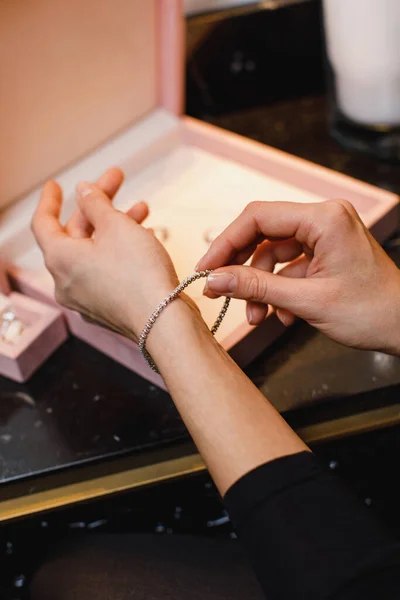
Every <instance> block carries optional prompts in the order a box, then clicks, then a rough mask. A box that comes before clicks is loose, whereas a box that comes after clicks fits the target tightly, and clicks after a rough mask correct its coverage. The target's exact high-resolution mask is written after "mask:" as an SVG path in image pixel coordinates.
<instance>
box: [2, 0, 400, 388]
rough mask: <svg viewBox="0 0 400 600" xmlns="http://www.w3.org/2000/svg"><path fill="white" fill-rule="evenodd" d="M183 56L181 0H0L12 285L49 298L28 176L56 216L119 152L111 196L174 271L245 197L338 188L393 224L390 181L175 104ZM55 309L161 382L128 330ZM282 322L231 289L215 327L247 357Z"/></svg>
mask: <svg viewBox="0 0 400 600" xmlns="http://www.w3.org/2000/svg"><path fill="white" fill-rule="evenodd" d="M49 22H51V23H52V27H51V28H49V27H48V26H47V24H48V23H49ZM22 30H23V31H24V32H25V34H24V36H21V35H19V34H20V33H21V31H22ZM184 56H185V53H184V19H183V11H182V5H181V2H180V0H146V2H143V1H142V0H98V1H97V2H95V3H94V2H89V3H82V2H80V0H69V2H52V0H32V2H30V3H28V5H27V4H26V3H25V2H23V0H3V2H2V3H0V57H1V58H0V77H1V78H2V81H9V82H10V85H9V86H8V87H7V90H6V93H5V94H2V95H1V96H0V115H7V119H6V120H5V123H4V131H5V135H2V136H1V138H0V156H2V157H4V159H2V163H3V164H2V165H1V163H0V186H3V190H2V191H3V194H2V198H3V200H2V203H3V206H6V205H8V206H9V207H8V208H7V209H6V210H4V211H3V215H2V221H1V224H0V252H1V253H2V255H3V257H5V258H6V260H7V262H8V265H9V272H10V275H11V277H12V280H13V282H14V284H15V285H16V286H17V287H18V289H19V290H20V291H22V292H23V293H25V294H29V295H31V296H32V297H36V298H39V299H41V300H45V301H46V302H50V303H52V302H53V303H54V294H53V284H52V281H51V278H50V277H49V275H48V273H47V272H46V270H45V268H44V265H43V262H42V259H41V255H40V252H39V251H38V250H37V248H36V246H35V243H34V240H33V239H32V236H31V234H30V232H29V220H30V217H31V215H32V213H33V210H34V207H35V205H36V202H37V198H38V187H39V186H40V184H41V182H42V181H43V180H44V179H45V178H46V177H48V176H50V175H53V174H56V175H57V179H58V181H59V182H60V183H61V184H62V186H63V188H64V191H65V209H64V214H63V216H64V217H67V216H68V215H69V214H70V213H71V211H72V210H73V206H74V186H75V184H76V183H77V181H79V180H80V179H88V180H92V179H95V178H96V177H97V176H98V175H99V174H100V173H101V172H102V171H103V170H104V169H106V168H107V167H109V166H111V165H115V164H117V165H119V166H121V167H122V168H123V169H124V170H125V173H126V184H125V186H124V188H123V190H122V191H121V194H120V196H119V199H117V200H116V205H117V207H118V208H120V209H121V210H124V209H126V208H128V207H129V206H130V205H131V204H132V203H133V202H134V201H137V200H142V199H145V200H147V201H148V202H149V204H150V209H151V217H150V219H149V226H150V225H151V226H152V227H155V228H157V227H163V228H164V229H166V230H167V232H168V236H167V237H168V239H167V240H166V242H165V245H166V248H167V249H168V251H169V252H170V253H171V256H172V258H173V259H174V262H175V264H176V266H177V270H178V275H179V276H180V277H181V278H183V277H185V276H186V275H189V274H190V273H191V272H192V271H193V268H194V265H195V264H196V263H197V261H198V259H199V258H200V257H201V256H202V254H204V252H205V251H206V249H207V241H206V239H205V233H206V232H207V231H208V232H209V231H210V230H212V231H213V232H214V233H218V231H220V230H221V229H222V228H223V227H224V226H225V225H227V224H228V223H229V222H230V221H231V220H232V219H233V218H234V217H235V216H236V215H237V214H238V213H239V212H240V211H241V210H242V209H243V208H244V206H245V205H246V204H247V203H249V202H251V201H252V200H265V201H269V200H291V201H298V202H320V201H324V200H326V199H328V198H338V197H340V198H347V199H348V200H350V201H351V202H353V204H354V205H355V207H356V208H357V210H358V211H359V212H360V215H361V217H362V218H363V220H364V222H365V223H366V225H367V226H368V227H370V228H373V231H374V234H375V235H376V237H377V238H378V239H379V240H383V239H384V238H385V237H387V236H388V235H390V233H391V232H392V231H393V230H394V229H395V227H396V221H397V219H396V215H395V213H396V211H397V204H398V198H397V196H396V195H394V194H391V193H389V192H386V191H384V190H381V189H378V188H375V187H373V186H369V185H367V184H365V183H361V182H359V181H356V180H353V179H351V178H348V177H345V176H343V175H341V174H339V173H335V172H332V171H330V170H328V169H324V168H322V167H319V166H317V165H314V164H311V163H308V162H306V161H303V160H301V159H298V158H295V157H293V156H290V155H287V154H285V153H282V152H279V151H277V150H274V149H272V148H269V147H267V146H264V145H262V144H259V143H257V142H253V141H250V140H247V139H245V138H242V137H240V136H237V135H234V134H231V133H228V132H226V131H223V130H221V129H218V128H216V127H213V126H210V125H207V124H205V123H202V122H200V121H197V120H195V119H191V118H188V117H185V116H184V115H183V114H182V113H183V90H184ZM16 69H18V71H19V73H20V78H22V80H23V81H24V82H25V86H21V83H20V81H21V79H18V81H16V78H15V77H13V73H15V72H16ZM0 119H1V117H0ZM2 131H3V129H2ZM10 139H13V140H14V143H13V144H12V145H11V147H10V142H9V140H10ZM2 145H4V147H2ZM10 148H11V149H10ZM30 190H33V191H30ZM137 251H139V252H140V249H137ZM189 292H190V293H191V294H192V296H193V298H194V299H195V300H196V301H198V303H199V305H200V308H201V310H202V312H203V314H204V315H205V318H206V320H207V321H208V322H209V323H212V321H213V319H214V318H215V316H216V315H217V313H218V308H219V305H218V304H217V303H216V302H217V301H215V302H212V301H209V300H206V299H204V298H203V297H202V294H201V288H200V287H197V288H196V287H195V288H193V290H189ZM154 308H155V307H153V306H149V314H150V313H151V312H152V311H153V310H154ZM65 314H66V318H67V321H68V325H69V328H70V330H71V332H72V333H73V334H74V335H76V336H77V337H79V338H81V339H83V340H84V341H86V342H88V343H90V344H92V345H93V346H94V347H96V348H97V349H99V350H100V351H102V352H104V353H105V354H107V355H109V356H111V357H112V358H114V359H115V360H117V361H118V362H120V363H121V364H123V365H125V366H126V367H128V368H129V369H132V370H134V371H136V372H137V373H139V374H140V375H142V376H143V377H145V378H147V379H148V380H149V381H152V382H153V383H156V384H157V385H160V386H163V382H162V380H161V378H160V377H159V376H157V375H155V374H154V373H153V372H152V371H151V370H150V369H149V368H148V367H147V365H146V364H145V362H144V361H143V360H142V358H141V356H140V354H139V352H138V348H137V345H136V344H134V343H132V342H129V341H128V340H126V339H124V338H122V337H121V336H118V335H116V334H114V333H111V332H109V331H105V330H104V329H101V328H99V327H96V326H93V325H89V324H88V323H86V322H84V321H83V320H82V319H81V317H80V316H79V315H77V314H74V313H71V312H68V311H65ZM282 330H283V328H282V327H281V326H280V325H279V323H278V322H277V320H276V319H275V317H274V315H270V316H269V317H268V318H267V319H266V321H265V323H264V324H263V325H262V326H261V327H259V328H257V329H256V330H254V329H252V328H251V327H249V326H248V324H247V322H246V319H245V311H244V307H243V305H242V304H241V303H240V302H233V303H232V307H231V309H230V310H229V311H228V315H227V318H226V321H225V322H224V323H223V326H222V327H221V330H220V331H219V333H218V336H217V338H218V340H219V341H220V343H221V344H222V345H223V346H224V347H225V348H226V349H227V350H229V351H230V353H231V354H232V356H233V357H234V358H235V360H237V361H238V362H239V363H240V364H241V365H242V366H245V365H246V364H248V363H249V362H250V361H251V360H252V359H253V358H254V357H255V356H256V355H257V354H258V353H259V352H260V351H261V350H263V349H264V348H265V347H266V346H267V345H268V344H269V343H270V342H271V341H273V340H274V339H275V338H276V337H277V336H278V335H279V334H280V333H281V332H282Z"/></svg>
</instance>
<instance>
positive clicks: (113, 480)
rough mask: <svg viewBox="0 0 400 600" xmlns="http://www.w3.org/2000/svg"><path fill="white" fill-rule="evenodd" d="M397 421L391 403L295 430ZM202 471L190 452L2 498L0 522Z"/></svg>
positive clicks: (311, 436) (326, 432) (322, 438)
mask: <svg viewBox="0 0 400 600" xmlns="http://www.w3.org/2000/svg"><path fill="white" fill-rule="evenodd" d="M399 424H400V404H394V405H391V406H386V407H383V408H378V409H375V410H370V411H366V412H364V413H359V414H355V415H351V416H348V417H339V418H338V419H334V420H331V421H325V422H323V423H316V424H314V425H309V426H306V427H303V428H299V429H298V430H297V433H298V435H299V436H300V437H301V438H302V439H303V440H304V441H305V442H306V443H307V444H317V443H321V442H327V441H331V440H335V439H339V438H343V437H347V436H349V435H356V434H360V433H367V432H369V431H372V430H374V429H382V428H383V427H389V426H394V425H399ZM205 470H206V466H205V464H204V462H203V460H202V458H201V456H200V455H199V454H190V455H187V456H183V457H180V458H174V459H171V460H167V461H164V462H156V463H154V464H152V465H148V466H143V467H138V468H134V469H129V470H125V471H122V472H119V473H112V474H110V475H105V476H103V477H97V478H94V479H89V480H87V481H81V482H78V483H74V484H71V485H66V486H63V487H58V488H55V489H51V490H46V491H43V492H39V493H36V494H31V495H27V496H22V497H20V498H15V499H10V500H4V501H3V502H0V522H4V521H11V520H13V519H17V518H20V517H26V516H28V515H34V514H38V513H41V512H45V511H48V510H54V509H56V508H62V507H65V506H69V505H72V504H77V503H79V502H85V501H88V500H94V499H96V498H101V497H105V496H110V495H112V494H115V493H118V492H123V491H127V490H131V489H134V488H139V487H144V486H147V485H150V484H154V483H159V482H162V481H166V480H170V479H176V478H178V477H182V476H184V475H189V474H195V473H201V472H203V471H205ZM0 489H1V488H0Z"/></svg>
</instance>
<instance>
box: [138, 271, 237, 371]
mask: <svg viewBox="0 0 400 600" xmlns="http://www.w3.org/2000/svg"><path fill="white" fill-rule="evenodd" d="M210 273H212V270H207V271H198V272H196V273H193V275H190V276H189V277H186V279H184V280H183V281H182V283H180V284H179V285H178V287H176V288H175V289H174V290H173V291H172V292H171V293H170V294H169V295H168V296H167V297H166V298H165V299H164V300H163V301H162V302H161V303H160V304H159V305H158V306H157V308H156V310H155V311H154V312H153V314H152V315H151V317H150V318H149V320H148V321H147V323H146V325H145V327H144V329H143V331H142V333H141V335H140V338H139V350H140V353H141V355H142V356H143V358H144V359H145V360H146V362H147V364H148V365H149V367H150V368H151V369H152V371H154V372H155V373H158V374H160V371H159V370H158V368H157V365H156V363H155V362H154V360H153V359H152V357H151V356H150V354H149V352H148V351H147V350H146V342H147V338H148V337H149V333H150V331H151V330H152V328H153V325H154V323H155V322H156V320H157V318H158V317H159V316H160V315H161V313H162V312H163V310H164V309H165V308H166V307H167V306H168V304H171V302H173V300H175V299H176V298H177V297H178V296H179V294H181V293H182V292H183V290H185V289H186V288H187V287H188V286H189V285H190V284H191V283H193V282H194V281H197V279H201V278H202V277H208V276H209V275H210ZM230 301H231V299H230V298H225V302H224V305H223V307H222V309H221V311H220V313H219V315H218V317H217V320H216V321H215V323H214V325H213V326H212V328H211V333H212V334H213V335H215V334H216V333H217V331H218V329H219V326H220V325H221V323H222V320H223V318H224V317H225V315H226V311H227V310H228V307H229V303H230Z"/></svg>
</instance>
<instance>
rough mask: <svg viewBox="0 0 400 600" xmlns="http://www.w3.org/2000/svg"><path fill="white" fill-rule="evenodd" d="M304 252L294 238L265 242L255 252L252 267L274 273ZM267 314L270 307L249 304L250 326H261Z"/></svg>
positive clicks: (255, 303) (247, 308) (254, 303)
mask: <svg viewBox="0 0 400 600" xmlns="http://www.w3.org/2000/svg"><path fill="white" fill-rule="evenodd" d="M302 252H303V247H302V245H301V244H300V242H298V241H297V240H296V239H294V238H292V239H289V240H284V241H276V242H271V241H265V242H263V243H262V244H260V245H259V246H258V248H257V250H256V251H255V253H254V256H253V259H252V261H251V266H252V267H254V268H255V269H261V270H262V271H268V272H270V273H272V272H273V270H274V268H275V266H276V265H277V264H278V263H285V262H288V261H291V260H294V259H295V258H297V257H298V256H299V255H300V254H302ZM267 314H268V305H265V304H260V303H257V302H251V301H250V302H247V307H246V315H247V320H248V322H249V324H250V325H260V323H262V322H263V321H264V319H265V317H266V316H267Z"/></svg>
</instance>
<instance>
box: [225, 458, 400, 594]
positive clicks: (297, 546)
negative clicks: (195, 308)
mask: <svg viewBox="0 0 400 600" xmlns="http://www.w3.org/2000/svg"><path fill="white" fill-rule="evenodd" d="M224 500H225V504H226V507H227V509H228V511H229V514H230V516H231V518H232V520H233V522H234V523H235V525H236V528H237V531H238V535H239V538H240V539H241V541H242V543H243V544H244V546H245V547H246V550H247V553H248V555H249V557H250V560H251V562H252V565H253V567H254V569H255V571H256V574H257V576H258V579H259V580H260V582H261V585H262V586H263V589H264V592H265V595H266V598H267V600H328V599H329V600H356V599H357V600H378V599H379V600H393V599H396V600H400V545H399V544H398V543H397V542H396V540H395V539H394V537H392V536H391V534H390V532H388V531H387V530H386V529H385V528H384V526H383V525H382V524H381V523H380V522H379V521H377V520H375V518H374V517H373V515H372V514H371V512H370V510H368V509H367V508H366V507H365V506H364V505H363V504H362V503H361V502H359V501H358V500H357V499H356V498H355V497H354V496H353V495H352V494H351V493H350V491H349V490H347V489H346V488H345V487H344V486H343V485H342V484H341V482H340V480H339V479H338V478H337V477H336V476H335V475H333V474H332V473H331V472H330V471H329V470H325V469H324V468H323V467H322V466H321V465H320V464H319V461H318V460H317V458H316V457H315V455H314V454H312V453H311V452H302V453H300V454H295V455H292V456H287V457H283V458H280V459H277V460H274V461H272V462H269V463H267V464H265V465H262V466H260V467H258V468H256V469H255V470H254V471H251V472H250V473H248V474H247V475H245V476H244V477H242V478H241V479H240V480H239V481H238V482H236V483H235V484H234V485H233V486H232V487H231V488H230V489H229V490H228V492H227V493H226V495H225V498H224Z"/></svg>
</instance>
